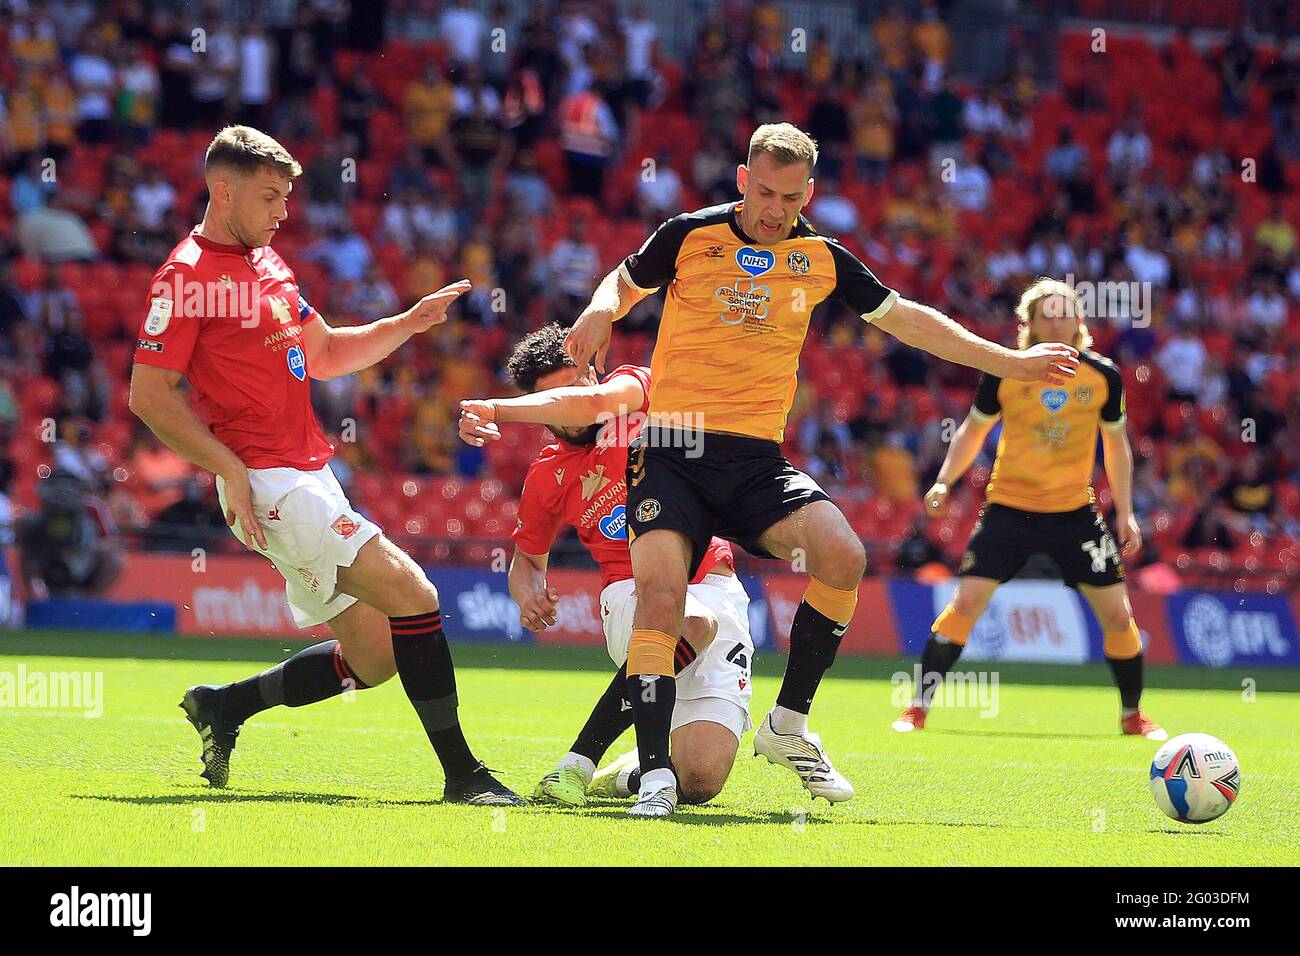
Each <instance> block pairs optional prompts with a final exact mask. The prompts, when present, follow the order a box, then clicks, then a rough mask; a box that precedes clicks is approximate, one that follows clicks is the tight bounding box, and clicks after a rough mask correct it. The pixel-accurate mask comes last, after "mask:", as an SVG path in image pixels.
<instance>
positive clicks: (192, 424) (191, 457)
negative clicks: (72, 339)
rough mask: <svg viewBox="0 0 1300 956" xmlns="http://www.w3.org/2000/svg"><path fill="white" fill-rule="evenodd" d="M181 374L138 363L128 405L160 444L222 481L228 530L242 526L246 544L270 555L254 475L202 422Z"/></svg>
mask: <svg viewBox="0 0 1300 956" xmlns="http://www.w3.org/2000/svg"><path fill="white" fill-rule="evenodd" d="M180 381H181V373H180V372H178V371H174V370H173V369H168V368H159V367H157V366H154V365H144V364H142V363H139V362H137V363H136V364H135V366H134V367H133V368H132V369H131V394H130V397H129V398H128V400H127V404H128V406H129V407H130V409H131V412H132V413H133V414H134V415H135V416H136V417H137V418H138V419H140V421H142V422H144V423H145V424H146V425H148V426H149V430H150V431H152V432H153V433H154V434H155V435H157V436H158V438H159V440H160V441H162V442H163V443H164V444H165V445H167V446H168V447H170V448H171V449H172V450H173V451H175V452H176V454H178V455H180V456H181V457H182V458H184V459H185V460H186V461H188V462H190V463H191V464H194V465H198V467H200V468H202V469H203V470H205V471H210V472H212V474H214V475H220V476H221V478H222V480H223V481H225V483H226V504H227V505H228V506H229V507H228V510H227V512H226V524H229V525H233V524H234V523H235V522H236V521H238V522H239V523H240V526H241V527H242V529H243V531H244V540H245V541H256V542H257V544H258V545H259V546H260V547H261V548H262V550H266V534H265V532H264V531H263V530H262V525H261V523H260V522H259V521H258V520H257V515H256V514H255V513H254V512H253V503H252V490H251V489H250V488H249V484H248V469H247V468H246V467H244V463H243V462H242V461H240V460H239V457H238V456H237V455H236V454H235V453H234V452H233V451H231V450H230V449H229V448H227V447H226V446H225V445H224V444H222V443H221V441H219V440H218V439H217V436H216V435H214V434H212V432H211V431H210V430H209V429H208V427H207V426H206V425H204V424H203V422H201V421H199V418H198V416H197V415H195V414H194V411H193V409H191V408H190V405H189V402H188V401H186V400H185V396H184V395H182V394H181V392H180V389H179V385H180Z"/></svg>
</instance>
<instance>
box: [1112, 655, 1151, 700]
mask: <svg viewBox="0 0 1300 956" xmlns="http://www.w3.org/2000/svg"><path fill="white" fill-rule="evenodd" d="M1106 663H1107V664H1109V665H1110V672H1111V673H1112V674H1114V675H1115V686H1116V687H1118V688H1119V701H1120V705H1121V706H1122V707H1123V708H1124V709H1125V710H1127V711H1132V710H1137V709H1138V702H1139V701H1140V700H1141V699H1142V655H1141V654H1139V655H1137V657H1126V658H1124V659H1123V660H1119V659H1117V658H1114V657H1108V658H1106Z"/></svg>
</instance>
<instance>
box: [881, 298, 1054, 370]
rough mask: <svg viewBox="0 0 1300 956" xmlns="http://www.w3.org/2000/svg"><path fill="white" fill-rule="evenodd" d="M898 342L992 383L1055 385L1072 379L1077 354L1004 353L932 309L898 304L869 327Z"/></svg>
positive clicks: (1047, 345) (1042, 348)
mask: <svg viewBox="0 0 1300 956" xmlns="http://www.w3.org/2000/svg"><path fill="white" fill-rule="evenodd" d="M873 324H874V325H876V326H877V327H878V328H881V329H883V330H884V331H886V332H888V333H889V334H890V335H893V336H894V337H895V338H897V339H898V340H899V341H900V342H903V343H904V344H906V345H910V346H912V347H913V348H918V349H922V350H924V351H926V352H929V353H930V354H931V355H936V356H938V357H939V358H941V359H946V360H947V361H949V362H956V363H957V364H958V365H969V366H970V367H971V368H977V369H980V370H981V371H983V372H988V373H989V374H990V375H996V376H997V377H998V378H1009V379H1013V380H1016V381H1023V382H1038V381H1046V382H1050V383H1051V384H1053V385H1061V384H1063V383H1064V382H1066V381H1067V380H1068V379H1071V378H1074V373H1075V370H1076V369H1077V368H1078V367H1079V351H1078V349H1076V348H1074V347H1073V346H1070V345H1066V344H1064V343H1061V342H1042V343H1039V344H1038V345H1034V346H1031V347H1030V348H1027V349H1009V348H1007V347H1006V346H1003V345H998V344H997V343H996V342H990V341H989V340H988V339H986V338H983V337H981V336H978V335H976V334H975V333H974V332H972V331H971V330H970V329H968V328H966V327H965V326H963V325H961V324H960V323H958V322H954V321H953V320H952V319H950V318H948V316H946V315H944V314H943V313H942V312H940V311H939V310H938V309H932V308H930V307H929V306H928V305H922V304H921V303H920V302H913V301H912V300H910V299H903V298H900V299H898V300H897V301H895V302H894V304H893V305H892V306H891V307H890V308H889V310H888V311H887V312H885V314H884V315H881V316H878V317H877V318H876V319H875V320H874V322H873Z"/></svg>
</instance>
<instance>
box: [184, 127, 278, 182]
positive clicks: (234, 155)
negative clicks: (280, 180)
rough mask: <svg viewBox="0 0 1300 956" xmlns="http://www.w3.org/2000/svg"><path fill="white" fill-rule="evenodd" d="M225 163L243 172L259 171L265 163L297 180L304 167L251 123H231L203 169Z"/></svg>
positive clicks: (212, 145)
mask: <svg viewBox="0 0 1300 956" xmlns="http://www.w3.org/2000/svg"><path fill="white" fill-rule="evenodd" d="M217 166H225V167H227V168H230V169H235V170H237V171H238V172H241V173H255V172H257V170H258V169H259V168H261V167H263V166H266V167H269V168H270V169H274V170H275V171H276V172H277V173H279V174H280V175H282V176H287V177H288V178H289V179H297V178H298V177H299V176H301V175H302V167H301V166H299V165H298V161H297V160H296V159H294V158H293V156H292V155H290V153H289V151H288V150H287V149H285V148H284V147H283V146H281V145H280V143H279V142H278V141H277V140H275V139H274V138H272V137H270V136H268V135H267V134H266V133H263V132H262V131H261V130H259V129H253V128H252V127H251V126H227V127H226V128H225V129H223V130H222V131H221V132H220V133H218V134H217V135H216V137H215V138H213V140H212V142H211V143H210V144H209V145H208V152H207V155H206V156H205V157H204V159H203V171H204V172H205V173H207V172H211V171H212V169H213V168H214V167H217Z"/></svg>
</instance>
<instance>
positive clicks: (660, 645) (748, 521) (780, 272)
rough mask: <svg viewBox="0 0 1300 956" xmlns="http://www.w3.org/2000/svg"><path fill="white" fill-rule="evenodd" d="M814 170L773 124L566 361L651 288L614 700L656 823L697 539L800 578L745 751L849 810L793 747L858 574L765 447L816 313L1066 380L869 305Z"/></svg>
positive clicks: (608, 287) (833, 785) (583, 357)
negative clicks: (629, 628)
mask: <svg viewBox="0 0 1300 956" xmlns="http://www.w3.org/2000/svg"><path fill="white" fill-rule="evenodd" d="M816 162H817V147H816V144H815V143H814V142H813V140H812V139H811V138H810V137H809V136H808V135H807V134H806V133H804V132H802V131H801V130H799V129H797V128H796V127H794V126H792V125H790V124H788V123H778V124H767V125H763V126H760V127H759V128H758V129H757V130H756V131H755V132H754V135H753V137H752V138H751V140H750V144H749V155H748V158H747V163H746V164H742V165H740V166H738V167H737V170H736V188H737V190H738V191H739V192H740V194H741V196H742V199H741V201H739V202H731V203H725V204H722V205H719V206H713V207H710V208H707V209H702V210H699V211H697V212H692V213H683V214H682V215H679V216H675V217H674V218H672V219H670V220H668V221H667V222H666V223H664V224H663V225H662V226H660V227H659V229H658V230H657V231H656V232H655V233H654V234H653V235H652V236H650V238H649V239H647V240H646V242H645V244H644V245H643V246H642V247H641V249H640V250H638V251H637V252H635V253H633V254H632V255H629V256H628V257H627V258H626V259H625V260H624V261H623V263H622V264H621V265H620V266H619V267H618V268H617V269H616V270H615V271H614V272H611V273H610V274H609V275H608V276H606V277H605V279H604V280H603V281H602V282H601V283H600V285H599V286H598V287H597V289H596V292H595V293H594V294H593V296H592V299H591V302H590V303H589V304H588V306H587V308H586V309H585V310H584V311H583V313H582V315H581V316H580V317H579V318H578V321H577V322H576V323H575V325H574V327H573V330H572V331H571V333H570V335H569V338H568V341H567V343H566V349H567V351H568V353H569V355H570V357H571V358H572V359H573V360H574V362H575V363H576V364H577V366H578V367H579V368H586V367H587V365H588V364H589V362H590V361H591V359H592V357H593V356H595V357H596V359H597V366H598V368H600V369H601V370H602V371H603V367H604V356H605V352H606V351H607V350H608V347H609V342H610V336H611V334H612V331H613V323H614V322H615V321H616V320H618V319H620V318H622V317H623V316H624V315H626V314H627V311H628V310H629V309H631V308H632V306H633V305H635V304H636V303H637V302H639V301H640V300H641V299H643V298H645V297H646V296H648V295H650V294H651V293H652V292H654V291H655V290H657V289H659V288H660V287H663V286H667V298H666V301H665V304H664V308H663V316H662V320H661V323H660V326H659V332H658V338H657V341H656V344H655V351H654V357H653V360H652V362H651V377H652V386H651V392H650V406H649V409H650V419H651V421H650V423H649V424H648V425H647V426H646V428H645V429H643V431H642V432H641V435H640V436H639V438H638V440H637V442H636V443H635V444H634V446H633V448H632V452H631V455H630V456H629V463H628V504H627V508H628V512H627V513H628V523H629V532H628V534H629V540H630V544H631V553H632V567H633V573H634V576H635V581H636V590H637V595H638V601H637V609H636V616H635V626H634V629H633V632H632V640H631V645H630V649H629V651H628V665H627V672H628V685H629V686H628V696H629V697H630V699H631V700H632V706H633V712H634V713H633V717H634V725H635V727H636V737H637V748H638V751H639V753H640V760H641V769H642V777H641V791H640V795H639V802H641V803H644V804H646V805H647V807H648V808H650V809H652V810H653V812H654V814H655V815H657V816H667V815H668V814H670V813H672V811H673V809H674V807H675V805H676V802H677V784H678V781H677V779H676V777H675V776H674V775H673V772H672V767H671V763H670V761H669V728H670V725H671V719H672V713H673V703H674V697H675V688H674V686H673V679H672V677H673V654H674V650H675V648H676V644H677V635H678V634H680V632H681V622H682V616H683V612H684V607H685V597H686V588H687V584H688V582H689V581H690V580H691V578H692V577H693V576H694V575H695V574H696V573H698V571H699V568H700V565H701V563H702V562H703V561H704V559H705V555H706V553H707V551H708V547H709V542H710V541H711V539H712V538H713V536H714V535H715V534H716V535H718V536H720V537H723V538H726V539H728V540H730V541H734V542H736V543H738V544H740V545H741V546H742V547H744V548H745V549H746V550H747V551H749V552H750V553H752V554H755V555H758V556H760V557H775V558H778V559H781V560H787V561H788V560H793V559H802V560H801V565H802V566H806V567H807V569H808V572H809V574H810V576H811V581H810V582H809V584H808V589H807V591H806V592H805V593H804V599H803V601H802V602H801V603H800V605H799V608H798V610H797V611H796V613H795V617H794V622H793V624H792V627H791V633H790V655H789V660H788V662H787V665H786V672H785V678H784V680H783V682H782V685H781V691H780V694H779V695H778V697H777V704H776V707H775V708H774V709H773V710H772V712H771V713H770V714H768V716H767V717H766V718H765V719H764V720H763V722H762V724H761V725H760V727H759V729H758V730H757V731H756V732H755V734H754V750H755V752H756V753H758V754H762V755H764V756H766V757H767V758H768V759H769V760H771V761H773V762H774V763H778V764H780V765H782V766H786V767H789V768H790V769H792V770H793V771H794V772H796V773H797V774H798V775H799V776H800V778H801V780H802V781H803V784H804V786H805V787H806V788H807V789H808V790H809V791H810V792H811V793H812V794H813V795H814V796H824V797H825V798H826V799H827V800H830V801H841V800H847V799H849V798H850V797H852V795H853V788H852V787H851V786H850V785H849V783H848V781H847V780H846V779H845V778H844V777H843V775H841V774H839V773H838V772H836V771H835V770H834V768H833V766H832V764H831V761H830V758H829V757H828V756H827V754H826V751H825V749H824V748H823V747H822V746H821V742H820V740H819V739H818V738H817V736H816V735H815V734H813V733H811V732H810V731H809V730H808V713H809V711H810V709H811V707H812V701H813V697H814V695H815V694H816V692H817V687H818V684H819V683H820V682H821V679H822V675H823V674H825V672H826V670H827V669H828V668H829V667H830V666H831V664H832V662H833V661H834V660H835V654H836V651H837V650H838V647H839V643H840V639H841V638H842V636H843V634H844V632H845V630H846V628H847V627H848V625H849V622H850V620H851V619H852V617H853V611H854V608H855V607H856V605H857V597H858V584H859V582H860V581H861V579H862V574H863V571H864V569H865V566H866V555H865V551H864V549H863V546H862V541H861V540H860V539H859V538H858V536H857V535H856V534H855V533H854V531H853V529H852V528H851V527H850V526H849V524H848V522H847V521H846V520H845V518H844V516H843V514H841V513H840V511H839V509H838V508H836V507H835V505H834V504H833V503H832V502H831V500H830V498H829V497H828V496H827V494H826V493H825V492H824V491H823V490H822V489H821V488H820V487H818V485H817V483H816V482H815V481H814V480H813V479H812V478H810V477H809V476H808V475H806V474H804V473H803V472H801V471H799V470H798V469H796V468H795V467H794V466H793V465H791V464H790V462H788V461H787V460H786V459H785V458H784V457H783V456H782V454H781V448H780V443H781V440H782V438H783V435H784V429H785V423H786V416H787V414H788V413H789V410H790V403H791V400H792V398H793V396H794V391H795V384H796V381H795V375H796V370H797V368H798V364H799V353H800V350H801V349H802V346H803V342H804V338H805V337H806V335H807V332H808V321H809V317H810V315H811V313H812V310H813V309H814V308H815V307H816V306H817V305H818V303H820V302H822V301H824V300H825V299H827V298H836V299H838V300H839V301H840V302H842V303H844V304H845V305H847V306H848V307H849V308H851V309H853V311H854V312H856V313H858V314H859V315H861V316H862V318H863V319H864V320H866V321H868V322H872V323H874V324H875V325H876V326H878V327H879V328H882V329H884V330H885V331H886V332H890V333H891V334H893V335H895V336H897V337H898V338H899V339H900V340H902V341H903V342H905V343H906V344H908V345H911V346H914V347H916V348H921V349H925V350H926V351H929V352H932V353H934V354H935V355H937V356H939V357H940V358H944V359H947V360H949V361H953V362H959V363H961V364H964V365H971V366H974V367H976V368H979V369H981V370H983V371H986V372H990V373H992V374H995V375H998V376H999V377H1001V378H1009V379H1024V380H1027V381H1036V380H1047V381H1049V382H1052V383H1054V384H1059V383H1060V382H1063V381H1065V380H1067V379H1069V378H1071V377H1073V375H1074V369H1075V367H1076V366H1077V364H1078V357H1077V354H1076V352H1075V350H1074V349H1073V348H1071V347H1070V346H1068V345H1062V344H1041V345H1037V346H1034V347H1032V348H1029V349H1026V350H1023V351H1016V350H1013V349H1007V348H1004V347H1003V346H1000V345H997V344H995V343H993V342H989V341H987V340H985V339H983V338H980V337H979V336H977V335H975V334H973V333H971V332H970V331H968V330H967V329H965V328H964V327H962V326H961V325H959V324H958V323H956V322H954V321H953V320H951V319H949V318H948V317H947V316H945V315H943V314H942V313H940V312H938V311H936V310H934V309H932V308H929V307H928V306H924V305H921V304H920V303H917V302H911V301H909V300H907V299H903V298H900V297H899V295H898V293H897V292H895V291H893V290H892V289H889V288H887V287H886V286H884V285H883V284H882V283H881V282H880V280H878V279H877V278H876V277H875V275H873V274H872V272H871V270H869V269H868V268H867V267H866V266H865V265H863V264H862V263H861V262H860V261H858V259H857V258H856V257H855V256H854V255H853V254H852V253H850V252H849V251H848V250H847V249H845V248H844V246H842V245H840V244H839V243H838V242H836V241H835V240H834V239H831V238H828V237H826V236H821V235H818V234H817V233H816V232H815V231H814V230H813V228H812V226H811V225H810V224H809V223H808V221H807V220H806V219H805V218H804V217H803V216H802V215H801V211H802V209H803V208H804V206H805V205H807V203H808V202H809V201H810V200H811V199H812V196H813V180H812V174H813V168H814V166H815V165H816ZM701 441H702V445H701ZM699 451H702V454H699V455H697V454H696V452H699Z"/></svg>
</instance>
